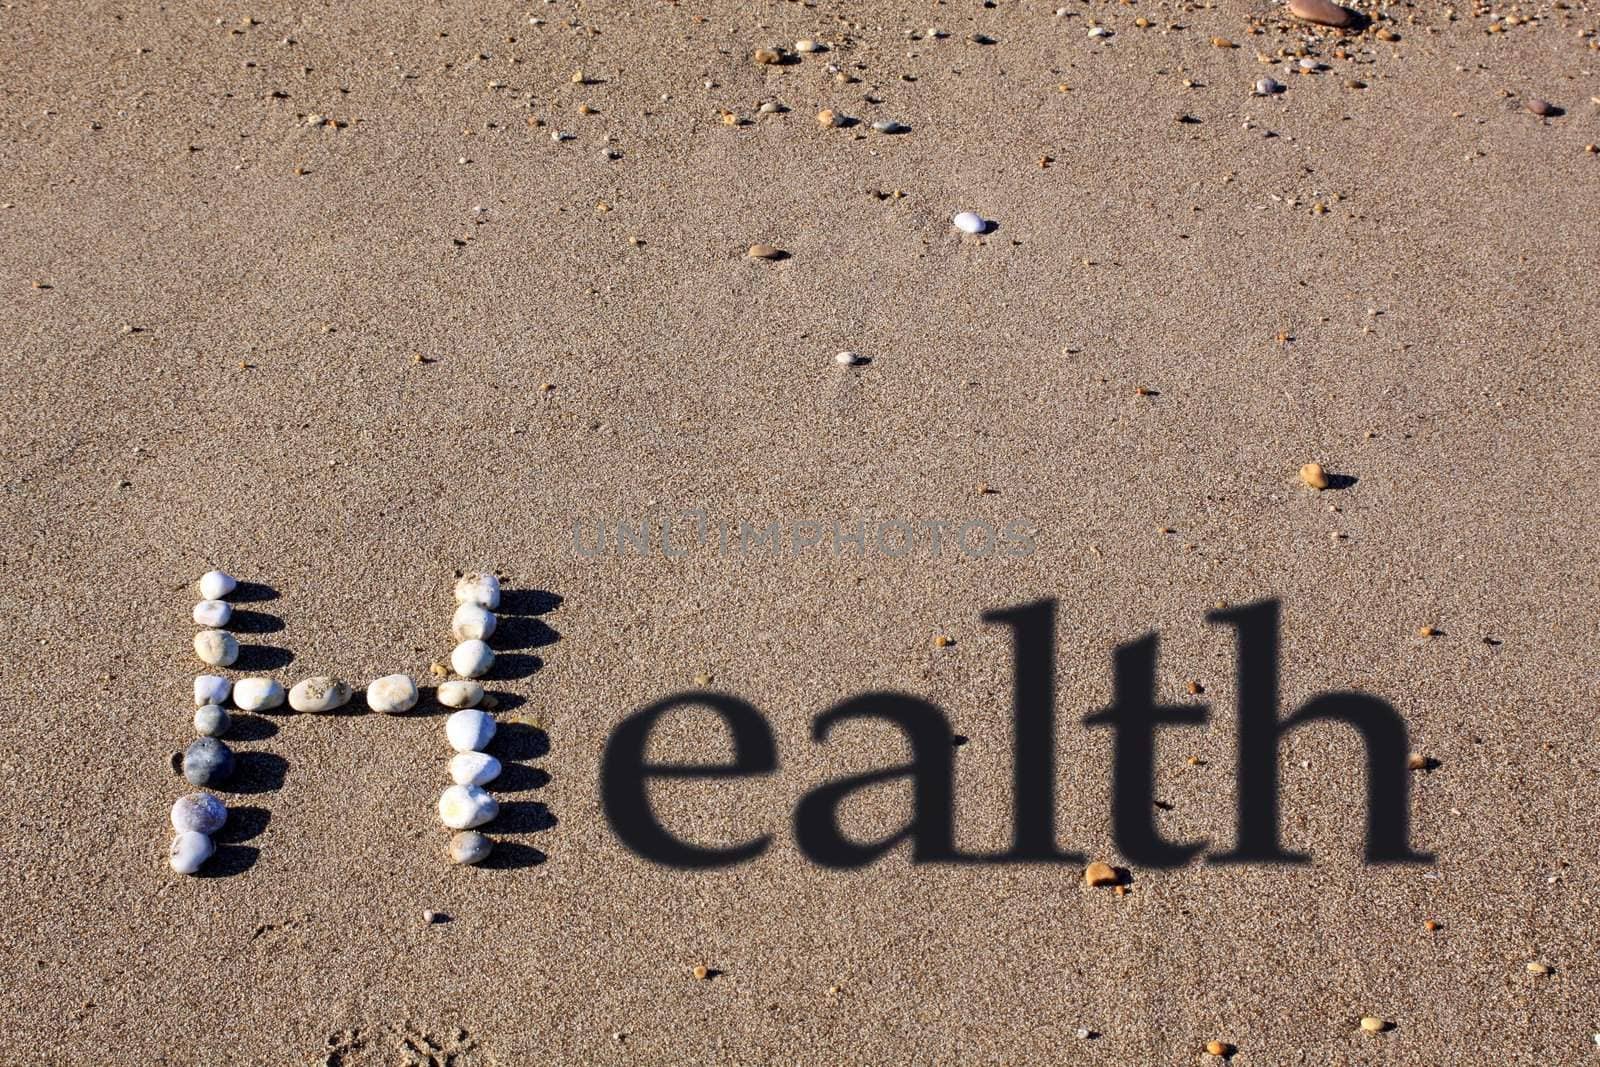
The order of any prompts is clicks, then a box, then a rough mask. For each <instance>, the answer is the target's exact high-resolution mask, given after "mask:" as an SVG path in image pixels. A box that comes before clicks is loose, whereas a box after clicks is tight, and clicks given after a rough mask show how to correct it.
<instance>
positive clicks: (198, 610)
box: [194, 600, 233, 627]
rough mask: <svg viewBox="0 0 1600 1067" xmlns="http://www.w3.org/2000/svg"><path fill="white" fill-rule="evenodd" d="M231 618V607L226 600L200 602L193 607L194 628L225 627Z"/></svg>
mask: <svg viewBox="0 0 1600 1067" xmlns="http://www.w3.org/2000/svg"><path fill="white" fill-rule="evenodd" d="M231 618H233V605H232V604H230V603H228V602H227V601H226V600H202V601H200V603H198V604H196V605H195V606H194V621H195V625H196V626H211V627H218V626H226V625H228V620H229V619H231Z"/></svg>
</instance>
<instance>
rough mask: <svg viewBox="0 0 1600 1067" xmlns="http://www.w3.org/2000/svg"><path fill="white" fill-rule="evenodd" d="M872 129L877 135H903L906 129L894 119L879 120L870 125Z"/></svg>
mask: <svg viewBox="0 0 1600 1067" xmlns="http://www.w3.org/2000/svg"><path fill="white" fill-rule="evenodd" d="M872 128H873V129H874V130H876V131H878V132H879V133H905V132H906V129H907V127H906V126H903V125H901V124H900V123H898V122H896V121H895V120H894V119H879V120H878V121H877V122H874V123H873V124H872Z"/></svg>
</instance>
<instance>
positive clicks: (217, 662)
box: [194, 630, 239, 667]
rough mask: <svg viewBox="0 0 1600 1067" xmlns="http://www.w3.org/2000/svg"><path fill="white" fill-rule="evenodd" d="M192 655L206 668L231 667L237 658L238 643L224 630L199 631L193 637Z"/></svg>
mask: <svg viewBox="0 0 1600 1067" xmlns="http://www.w3.org/2000/svg"><path fill="white" fill-rule="evenodd" d="M194 654H195V655H196V656H199V657H200V662H201V663H204V664H205V665H206V666H208V667H231V666H232V665H233V663H234V661H235V660H237V659H238V658H239V641H238V639H237V638H236V637H234V636H233V635H232V634H230V633H229V632H228V631H226V630H201V631H200V632H199V633H197V634H195V635H194Z"/></svg>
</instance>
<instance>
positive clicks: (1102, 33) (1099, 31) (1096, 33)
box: [1089, 26, 1111, 37]
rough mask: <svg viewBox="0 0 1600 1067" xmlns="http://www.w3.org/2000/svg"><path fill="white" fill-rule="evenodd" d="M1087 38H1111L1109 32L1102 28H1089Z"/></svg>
mask: <svg viewBox="0 0 1600 1067" xmlns="http://www.w3.org/2000/svg"><path fill="white" fill-rule="evenodd" d="M1089 36H1090V37H1110V36H1111V31H1110V30H1108V29H1106V28H1105V27H1104V26H1090V27H1089Z"/></svg>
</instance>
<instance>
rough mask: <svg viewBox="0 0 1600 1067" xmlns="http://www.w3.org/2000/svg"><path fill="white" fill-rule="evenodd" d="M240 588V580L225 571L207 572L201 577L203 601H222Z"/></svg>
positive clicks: (201, 596)
mask: <svg viewBox="0 0 1600 1067" xmlns="http://www.w3.org/2000/svg"><path fill="white" fill-rule="evenodd" d="M238 587H239V582H238V580H237V579H235V578H234V577H233V576H232V575H230V574H228V573H227V572H225V571H206V572H205V573H204V574H202V575H201V576H200V598H201V599H202V600H221V599H222V598H223V597H225V596H227V595H228V594H229V593H231V592H233V591H234V590H235V589H237V588H238Z"/></svg>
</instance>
